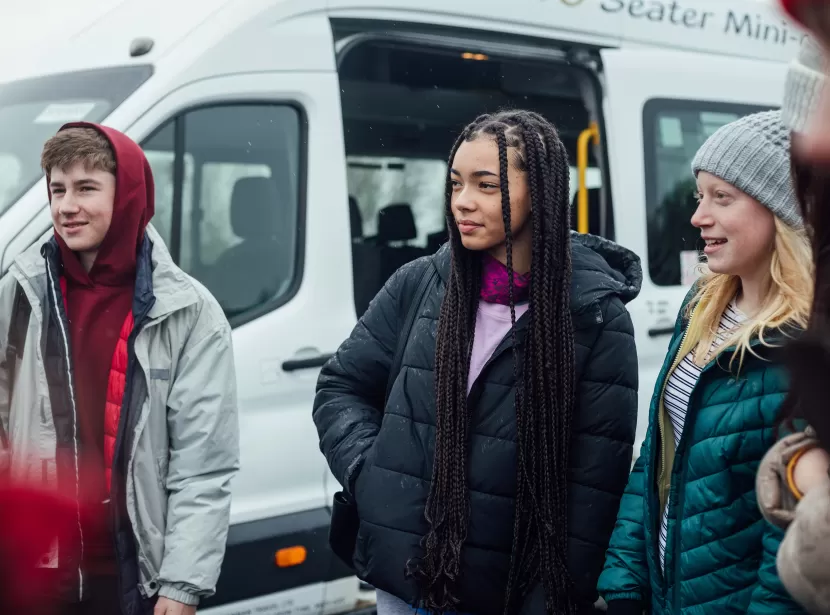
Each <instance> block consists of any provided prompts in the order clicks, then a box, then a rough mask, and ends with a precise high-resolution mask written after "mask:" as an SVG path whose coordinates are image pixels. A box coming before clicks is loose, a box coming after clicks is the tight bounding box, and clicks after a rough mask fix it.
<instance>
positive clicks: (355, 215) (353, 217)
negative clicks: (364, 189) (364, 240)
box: [349, 195, 363, 239]
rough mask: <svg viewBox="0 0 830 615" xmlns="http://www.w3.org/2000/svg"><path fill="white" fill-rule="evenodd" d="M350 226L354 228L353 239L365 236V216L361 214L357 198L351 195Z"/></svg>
mask: <svg viewBox="0 0 830 615" xmlns="http://www.w3.org/2000/svg"><path fill="white" fill-rule="evenodd" d="M349 226H351V229H352V239H360V238H361V237H363V216H362V215H360V207H358V205H357V199H356V198H354V197H353V196H351V195H350V196H349Z"/></svg>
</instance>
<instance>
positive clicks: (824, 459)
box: [793, 448, 830, 495]
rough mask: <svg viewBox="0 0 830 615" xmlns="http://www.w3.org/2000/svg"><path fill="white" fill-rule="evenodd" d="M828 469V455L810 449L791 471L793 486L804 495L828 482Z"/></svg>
mask: <svg viewBox="0 0 830 615" xmlns="http://www.w3.org/2000/svg"><path fill="white" fill-rule="evenodd" d="M828 467H830V455H828V454H827V453H826V452H825V451H824V449H821V448H813V449H810V450H809V451H807V452H806V453H804V454H803V455H802V456H801V458H800V459H799V460H798V461H797V462H796V464H795V469H794V470H793V480H795V486H796V487H798V490H799V491H800V492H801V493H803V494H805V495H806V494H807V492H808V491H810V490H811V489H814V488H816V487H817V486H819V485H826V484H827V483H828V482H830V476H828V475H827V470H828Z"/></svg>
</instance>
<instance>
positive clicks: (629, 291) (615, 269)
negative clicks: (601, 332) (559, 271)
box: [571, 231, 643, 306]
mask: <svg viewBox="0 0 830 615" xmlns="http://www.w3.org/2000/svg"><path fill="white" fill-rule="evenodd" d="M571 259H572V263H573V278H572V279H573V282H572V290H571V304H572V305H574V306H583V305H587V304H589V303H593V302H594V301H598V300H600V299H603V298H604V297H607V296H609V295H618V296H619V298H620V300H622V302H623V303H628V302H630V301H632V300H634V299H635V298H636V297H637V295H639V294H640V287H641V286H642V283H643V268H642V266H641V265H640V257H639V256H637V255H636V254H634V252H632V251H631V250H629V249H628V248H624V247H622V246H621V245H619V244H617V243H614V242H613V241H610V240H608V239H604V238H602V237H598V236H596V235H583V234H580V233H577V232H574V231H572V232H571Z"/></svg>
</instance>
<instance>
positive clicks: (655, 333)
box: [648, 327, 674, 337]
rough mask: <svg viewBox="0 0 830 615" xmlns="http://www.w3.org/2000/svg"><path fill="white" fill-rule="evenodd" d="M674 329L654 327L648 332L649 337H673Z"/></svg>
mask: <svg viewBox="0 0 830 615" xmlns="http://www.w3.org/2000/svg"><path fill="white" fill-rule="evenodd" d="M673 334H674V327H655V328H654V329H649V330H648V336H649V337H660V336H661V335H673Z"/></svg>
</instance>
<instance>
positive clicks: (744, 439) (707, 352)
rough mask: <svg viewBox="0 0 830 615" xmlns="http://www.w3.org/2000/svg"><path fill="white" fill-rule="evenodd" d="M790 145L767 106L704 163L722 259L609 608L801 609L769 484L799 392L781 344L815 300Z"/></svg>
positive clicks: (654, 432)
mask: <svg viewBox="0 0 830 615" xmlns="http://www.w3.org/2000/svg"><path fill="white" fill-rule="evenodd" d="M789 142H790V139H789V132H788V131H787V129H786V128H785V126H784V125H783V123H782V121H781V113H780V112H779V111H767V112H763V113H756V114H753V115H748V116H746V117H743V118H741V119H739V120H737V121H735V122H732V123H730V124H727V125H726V126H723V127H722V128H720V129H719V130H717V131H716V132H715V133H714V134H713V135H712V136H710V137H709V139H708V140H707V141H706V143H704V144H703V146H702V147H701V148H700V150H699V151H698V152H697V155H696V156H695V159H694V161H693V163H692V170H693V172H694V177H695V178H696V180H697V190H696V194H697V199H698V207H697V210H696V211H695V213H694V215H693V216H692V219H691V223H692V225H693V226H695V227H696V228H697V229H699V231H700V234H701V239H702V240H703V241H704V242H705V244H706V247H705V248H704V252H705V254H706V258H707V262H706V266H705V271H704V274H703V276H702V277H701V278H700V279H699V280H698V282H697V283H696V284H695V285H694V286H693V288H692V289H691V291H690V292H689V294H688V296H687V298H686V300H685V301H684V304H683V306H682V307H681V309H680V312H679V314H678V317H677V322H676V324H675V329H674V335H673V337H672V339H671V341H670V343H669V350H668V353H667V355H666V358H665V361H664V363H663V368H662V371H661V373H660V375H659V377H658V379H657V383H656V387H655V391H654V395H653V397H652V402H651V408H650V415H649V427H648V431H647V434H646V439H645V442H644V444H643V448H642V453H641V454H640V457H639V459H638V460H637V463H636V464H635V467H634V470H633V471H632V473H631V479H630V481H629V485H628V488H627V489H626V493H625V495H624V496H623V500H622V504H621V506H620V512H619V520H618V522H617V527H616V529H615V530H614V535H613V537H612V539H611V546H610V548H609V549H608V556H607V562H606V565H605V569H604V570H603V573H602V575H601V577H600V582H599V588H600V592H601V594H602V595H603V597H604V598H605V600H606V601H607V602H608V614H609V615H626V614H630V615H641V614H642V613H643V611H644V610H647V611H649V612H650V613H651V614H652V615H710V614H711V615H729V614H735V615H737V614H739V613H740V614H741V615H745V614H750V615H788V614H796V613H801V612H802V611H801V608H800V607H799V606H798V605H797V604H796V603H795V602H793V600H792V599H791V598H790V597H789V595H788V594H787V592H786V590H785V589H784V587H783V586H782V584H781V581H780V579H779V577H778V575H777V574H776V570H775V557H776V552H777V549H778V545H779V543H780V540H781V532H780V530H778V529H777V528H775V527H774V526H773V525H771V524H769V523H767V522H766V521H765V520H764V518H763V516H762V515H761V512H760V511H759V509H758V504H757V501H756V491H755V473H756V471H757V469H758V466H759V464H760V462H761V458H762V457H763V456H764V453H766V451H767V450H769V448H770V447H771V446H772V445H773V444H774V443H775V440H776V437H777V424H778V414H779V411H780V409H781V405H782V402H783V401H784V398H785V397H786V395H787V391H788V390H789V379H788V377H787V371H786V369H785V366H784V363H783V360H782V356H781V348H782V347H783V346H784V345H785V344H786V343H788V342H789V341H790V340H791V339H792V338H793V337H795V336H796V335H797V334H798V333H799V332H800V331H801V330H802V329H803V328H804V326H805V325H806V323H807V318H808V313H809V307H810V298H811V296H812V258H811V254H810V249H809V244H808V242H807V236H806V233H805V231H804V227H803V221H802V218H801V215H800V214H799V211H798V205H797V202H796V198H795V194H794V191H793V185H792V181H791V179H790V165H789V160H790V154H789Z"/></svg>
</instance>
